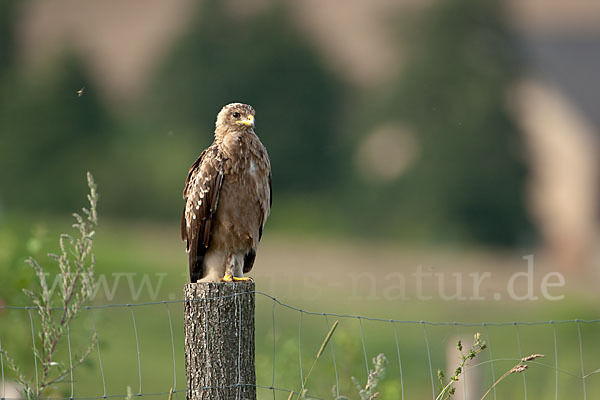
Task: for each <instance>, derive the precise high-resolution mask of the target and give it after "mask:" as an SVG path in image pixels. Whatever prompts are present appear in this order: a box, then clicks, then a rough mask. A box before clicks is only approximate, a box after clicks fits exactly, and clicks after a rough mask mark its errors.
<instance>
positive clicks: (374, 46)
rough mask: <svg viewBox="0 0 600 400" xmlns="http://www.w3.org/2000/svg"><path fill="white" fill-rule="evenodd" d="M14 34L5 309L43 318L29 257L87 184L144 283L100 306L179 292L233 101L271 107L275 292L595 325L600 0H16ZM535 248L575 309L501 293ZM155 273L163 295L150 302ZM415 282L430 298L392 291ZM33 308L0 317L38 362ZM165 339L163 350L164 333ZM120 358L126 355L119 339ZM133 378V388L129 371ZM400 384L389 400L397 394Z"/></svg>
mask: <svg viewBox="0 0 600 400" xmlns="http://www.w3.org/2000/svg"><path fill="white" fill-rule="evenodd" d="M0 32H1V33H0V281H1V282H2V284H1V287H0V304H2V303H4V304H9V305H27V304H28V301H29V300H28V299H27V297H26V296H24V295H23V294H22V293H21V289H22V288H24V287H34V280H33V273H32V271H31V270H30V268H29V267H27V266H26V265H25V263H24V260H25V259H26V258H27V257H28V256H30V255H33V256H35V257H37V258H38V259H39V261H41V262H43V263H45V264H47V268H48V269H49V270H50V271H54V270H53V268H55V266H54V265H53V264H52V263H51V262H49V261H48V259H47V257H46V256H45V254H46V253H48V252H54V251H56V248H57V235H58V234H59V233H60V232H65V231H68V230H69V229H70V219H69V218H70V217H69V215H70V213H71V212H73V211H75V210H78V209H79V208H80V207H81V206H84V205H85V194H86V191H87V188H86V181H85V173H86V171H90V172H92V173H93V175H94V176H95V178H96V181H97V183H98V186H99V192H100V196H101V198H100V203H99V214H100V226H99V229H98V232H97V240H96V254H97V260H98V266H97V269H96V273H97V274H104V275H105V276H108V277H109V279H108V281H109V283H110V285H112V284H113V283H114V282H115V280H116V278H115V277H116V276H118V274H130V275H129V276H132V277H133V278H132V279H131V280H130V281H128V282H132V283H131V284H128V283H127V282H126V279H125V278H123V279H122V281H121V284H119V283H118V282H117V283H116V284H115V285H114V288H115V291H114V293H113V294H114V295H112V296H110V295H106V293H105V295H104V297H103V295H102V293H101V294H100V295H99V296H98V299H97V303H98V304H104V303H108V302H115V303H127V302H132V301H133V302H137V301H146V300H157V299H158V300H174V299H180V298H181V297H182V296H181V287H182V285H183V284H184V283H185V282H186V281H187V272H186V271H187V264H186V256H185V253H184V246H183V244H182V243H181V241H180V240H179V233H178V229H179V221H180V215H181V209H182V207H183V200H182V198H181V193H182V190H183V184H184V181H185V177H186V174H187V171H188V168H189V166H190V165H191V163H192V162H193V161H194V160H195V158H196V157H197V156H198V155H199V154H200V153H201V151H202V150H203V149H204V148H205V147H206V146H208V145H209V144H210V143H211V141H212V132H213V127H214V120H215V117H216V114H217V113H218V111H219V110H220V108H221V107H222V106H223V105H225V104H227V103H230V102H234V101H240V102H245V103H249V104H252V105H253V106H254V108H255V109H256V110H257V133H258V135H259V136H260V138H261V140H262V142H263V143H264V144H265V146H266V147H267V149H268V151H269V154H270V157H271V161H272V168H273V190H274V195H273V197H274V202H273V209H272V212H271V217H270V219H269V221H268V224H267V227H266V229H265V235H264V237H263V243H262V245H261V248H260V250H259V252H258V258H257V263H256V265H255V270H254V271H253V276H254V278H255V280H256V282H257V287H258V289H259V290H263V291H265V292H267V293H269V294H271V295H274V296H277V298H279V299H282V300H283V301H287V302H290V303H292V304H295V305H297V306H301V307H306V308H307V309H310V310H313V311H331V312H346V313H350V314H353V315H356V314H363V315H367V316H372V317H373V316H380V317H383V318H395V319H415V320H444V321H445V320H452V319H454V320H459V321H472V322H473V321H474V322H481V321H487V320H501V321H513V320H542V319H555V320H558V319H561V318H562V319H570V318H591V319H593V318H594V317H595V316H597V311H598V310H597V303H598V300H600V298H599V296H598V293H597V290H596V288H597V282H598V278H599V274H598V268H597V264H598V248H597V242H598V222H599V218H598V208H599V206H598V205H599V204H600V203H599V202H598V184H599V183H600V180H599V176H598V173H599V172H600V165H598V158H599V157H598V156H599V152H600V146H599V142H598V138H599V136H598V135H599V134H600V109H599V108H598V104H600V80H599V79H598V71H600V3H598V2H594V1H586V0H576V1H572V2H563V1H558V0H529V1H527V2H523V1H517V0H507V1H500V0H488V1H485V2H482V1H477V0H451V1H439V0H437V1H436V0H428V1H416V0H370V1H361V0H345V1H343V2H341V1H319V0H303V1H276V0H252V1H249V0H225V1H217V0H203V1H195V0H171V1H168V2H167V1H162V0H126V1H123V0H103V1H86V2H81V1H77V0H52V1H41V0H29V1H17V0H2V2H1V3H0ZM527 255H534V256H535V260H536V261H535V267H536V270H535V271H536V274H535V275H534V280H535V288H536V294H537V295H538V296H539V294H540V291H539V288H540V282H541V281H542V279H543V277H544V274H545V273H547V272H560V273H561V274H563V276H564V277H565V279H566V284H565V285H564V286H563V287H561V288H558V289H557V288H554V289H553V292H552V293H553V294H554V295H557V296H558V295H564V298H562V299H561V300H560V301H549V300H548V299H546V298H540V299H539V301H526V302H525V303H523V302H516V301H511V300H508V299H504V298H503V299H502V300H500V298H499V297H498V298H494V297H493V296H492V294H495V293H500V291H503V292H502V293H503V294H505V292H506V283H507V281H508V280H509V277H510V276H511V274H514V273H515V272H520V271H525V270H526V267H527V262H526V261H524V260H523V258H522V257H524V256H527ZM419 266H420V267H422V268H424V270H426V271H429V272H432V273H433V271H436V272H440V273H442V274H445V275H443V276H442V277H441V278H440V279H441V280H443V281H444V282H445V283H444V284H442V283H439V287H441V286H442V285H447V286H448V288H449V289H447V293H455V292H456V290H457V287H458V286H460V282H459V281H457V280H456V279H455V278H454V277H453V275H452V273H458V274H464V276H465V281H464V282H467V279H470V278H466V276H467V274H469V273H478V272H479V273H483V272H490V273H491V274H492V278H491V279H489V280H486V282H485V283H484V284H483V285H482V289H481V291H480V292H481V293H482V294H484V296H485V298H486V299H485V300H484V301H475V302H473V301H460V299H454V300H451V301H442V300H443V299H440V296H434V299H433V300H431V301H417V300H415V299H414V296H411V293H412V294H414V292H413V290H414V288H413V287H412V286H413V284H412V283H411V282H413V281H411V280H410V277H411V276H412V274H414V273H415V271H417V267H419ZM538 271H542V272H538ZM365 273H366V275H361V274H365ZM397 273H401V274H403V277H405V278H406V281H407V282H406V285H405V286H406V287H403V286H402V284H401V283H402V281H401V280H396V281H393V279H392V278H391V277H394V276H395V275H394V274H397ZM115 274H116V275H115ZM123 276H126V275H123ZM144 276H147V277H148V279H149V281H148V282H150V283H151V285H154V286H153V289H156V291H154V292H153V291H152V290H146V289H142V290H140V292H139V294H138V295H137V296H136V295H135V291H133V290H132V286H131V285H134V286H135V287H136V288H138V287H140V288H142V287H143V284H142V282H143V281H142V280H143V277H144ZM441 280H440V282H441ZM470 281H471V280H469V282H470ZM390 282H392V283H390ZM394 282H395V285H396V286H393V285H394ZM520 284H521V283H520ZM526 284H527V283H526V282H525V283H522V285H526ZM140 285H142V286H140ZM425 285H426V287H429V288H436V287H438V281H437V280H435V279H429V280H427V281H426V282H425ZM157 286H158V288H157ZM464 286H465V287H464V288H463V289H464V293H463V294H464V295H465V296H467V297H468V296H469V295H471V294H473V292H474V290H473V288H472V287H471V288H469V287H468V285H466V284H465V285H464ZM471 286H472V285H471ZM402 288H404V289H405V292H406V294H407V297H409V298H407V299H402V298H401V297H402V296H400V297H398V296H395V295H394V293H397V292H398V290H400V289H402ZM148 289H150V288H148ZM394 290H396V292H394ZM400 291H402V290H400ZM432 291H433V289H432ZM442 297H443V296H442ZM259 311H260V310H259ZM263 311H264V310H263ZM265 312H266V313H267V314H268V315H267V314H265V318H267V320H268V318H270V314H269V313H270V306H269V307H268V310H267V311H265ZM24 317H26V316H24V315H16V313H11V312H9V311H6V310H4V312H2V310H0V338H1V339H2V340H3V342H4V343H6V342H7V341H8V342H9V343H10V339H12V343H13V346H14V349H15V352H16V353H17V354H18V357H16V358H17V359H19V356H22V358H23V359H26V357H28V355H29V354H30V352H31V349H30V348H29V347H28V343H30V342H27V340H30V339H27V338H26V337H25V334H24V333H23V332H25V331H26V329H28V326H27V325H26V324H25V323H23V321H25V322H27V321H26V320H25V319H24ZM124 318H125V317H124ZM258 318H260V316H259V317H258ZM116 321H120V320H118V319H117V320H116ZM123 323H128V322H123ZM148 323H149V324H150V322H148ZM117 325H118V324H117ZM8 326H12V328H11V329H10V330H9V329H8V328H7V327H8ZM20 326H22V328H15V327H20ZM106 326H107V327H108V326H112V324H110V323H108V322H106ZM119 326H120V325H119ZM113 328H114V329H115V332H114V334H112V333H111V334H110V336H111V337H113V338H114V337H116V338H118V337H120V332H121V330H120V328H119V327H118V326H115V327H113ZM107 329H110V328H107ZM128 329H129V328H128ZM259 329H262V330H264V334H265V337H267V336H268V335H269V332H271V334H272V333H273V332H272V331H270V330H269V329H271V328H270V326H269V325H268V324H266V325H265V326H263V327H259ZM150 331H151V330H150ZM261 332H262V331H261ZM576 333H577V332H575V331H573V332H571V333H569V334H565V335H566V337H567V338H568V339H572V338H573V337H572V336H571V334H574V335H576ZM154 334H155V335H157V336H156V338H154V339H152V338H149V339H148V343H152V340H156V341H157V342H161V341H162V340H163V339H164V338H163V337H162V336H160V334H159V332H152V333H151V335H154ZM127 335H129V331H127V334H124V333H123V336H127ZM531 335H532V336H531V337H532V338H535V337H538V336H539V332H534V331H532V332H531ZM107 336H109V335H107ZM351 337H352V336H349V337H348V338H346V342H347V346H348V347H349V349H350V348H351V347H352V346H354V345H355V344H356V343H354V344H353V342H352V340H350V338H351ZM372 337H373V339H372V341H373V347H377V346H380V345H381V346H382V348H384V350H385V349H386V348H387V352H388V353H389V352H390V351H392V352H393V350H389V348H388V347H389V346H390V345H392V344H393V343H391V342H389V340H388V341H387V342H386V341H385V340H383V339H381V340H379V339H378V336H376V334H375V333H374V334H373V336H372ZM447 337H448V335H446V334H441V339H440V346H441V347H440V349H441V350H439V349H438V350H439V351H438V352H437V353H436V354H437V355H436V354H434V358H436V359H437V360H439V362H440V363H442V364H443V359H444V354H443V353H444V350H443V349H444V347H443V343H442V342H443V340H442V339H443V338H447ZM376 338H377V339H376ZM129 339H130V337H129V336H127V340H129ZM288 339H289V338H288ZM312 339H314V341H315V342H319V343H320V340H321V335H320V334H319V335H316V336H315V337H314V338H312ZM312 339H310V340H312ZM388 339H389V338H388ZM124 340H125V339H124ZM265 340H266V342H265V344H264V345H265V346H267V348H268V346H269V344H268V343H269V342H268V339H265ZM278 340H279V339H278ZM411 340H412V339H411V338H410V337H407V338H405V339H402V338H401V341H402V343H404V344H406V345H411V343H412V342H411ZM418 340H421V338H418ZM573 340H575V339H573ZM590 340H591V338H590ZM533 342H535V340H533ZM280 344H281V346H282V347H283V348H286V346H287V347H293V343H291V342H286V338H285V337H282V338H281V343H280ZM103 345H105V346H107V348H108V349H112V350H108V353H109V354H113V357H115V359H118V355H119V354H120V351H121V350H120V349H121V344H119V343H117V342H114V341H112V340H111V341H110V343H109V342H108V340H107V342H104V343H103ZM296 345H297V343H296ZM123 346H124V345H123ZM259 346H260V343H259ZM317 346H318V344H317ZM386 346H388V347H386ZM593 346H594V344H593V343H592V342H591V341H590V347H589V348H587V350H589V351H600V350H599V349H596V348H595V347H593ZM595 346H597V344H595ZM507 348H511V346H510V345H507ZM259 350H260V348H259ZM513 350H514V346H513ZM535 350H536V351H539V349H535ZM111 351H112V353H111ZM347 353H348V354H354V353H352V351H350V350H348V352H347ZM374 355H375V354H373V356H374ZM165 356H166V357H167V356H168V357H170V353H169V354H166V355H165ZM358 356H360V354H358ZM108 357H110V355H109V356H108ZM157 357H158V358H157V360H158V359H160V357H159V356H158V355H157ZM257 357H258V359H257V361H258V362H259V363H260V362H263V363H264V364H265V365H267V364H268V363H269V362H270V359H268V355H267V356H265V358H264V359H262V358H260V357H261V355H260V351H259V355H258V356H257ZM307 357H309V356H307ZM567 358H568V357H567ZM160 362H162V361H157V363H160ZM361 362H362V361H360V360H359V364H360V363H361ZM157 365H158V364H157ZM261 365H262V364H261ZM348 365H349V366H351V365H352V363H351V362H350V363H348ZM573 365H576V366H578V364H577V359H574V360H573ZM88 367H89V371H88V372H89V374H90V376H96V375H97V370H95V369H94V368H95V367H96V365H95V364H94V362H92V361H90V363H89V365H88ZM360 367H361V368H362V367H364V364H362V365H360ZM27 368H30V367H25V369H26V370H27ZM269 368H270V367H266V366H265V368H264V369H265V370H269V371H270V369H269ZM348 368H351V367H348ZM565 368H566V367H565ZM551 373H553V372H552V371H551ZM95 374H96V375H95ZM258 374H259V380H260V378H261V372H260V371H259V373H258ZM266 374H267V375H268V374H270V372H267V373H266ZM348 374H350V372H348ZM115 375H117V376H116V377H115V378H114V379H115V380H114V382H115V383H114V390H115V391H117V392H118V391H121V392H123V390H124V389H123V388H124V386H125V385H126V384H127V382H128V379H129V378H128V377H127V376H126V375H124V374H115ZM167 375H168V374H167ZM418 375H419V374H415V376H418ZM86 377H87V375H85V374H84V375H83V376H82V377H81V380H82V382H86V384H85V385H83V386H85V387H86V390H85V394H88V395H91V394H90V393H92V394H93V393H97V392H98V390H96V389H97V387H95V386H93V385H87V382H88V380H87V379H88V378H86ZM160 377H161V374H160V372H159V371H157V372H156V377H153V379H151V381H154V382H161V381H160ZM136 379H137V378H136ZM282 379H283V380H285V379H287V378H285V377H284V378H282ZM289 379H290V380H291V381H293V379H295V376H294V377H290V378H289ZM540 379H541V378H540ZM575 381H577V380H575ZM294 382H295V381H294ZM328 382H329V381H328ZM390 382H391V383H390V384H389V388H386V389H385V390H387V392H384V393H387V397H385V396H384V398H399V397H394V396H395V395H394V394H393V393H396V395H397V393H398V386H397V383H394V382H395V381H393V380H390ZM597 383H600V382H597ZM327 384H328V383H323V387H327ZM394 385H396V386H394ZM561 388H564V390H565V393H574V391H575V392H576V391H578V390H580V388H579V386H578V384H577V385H576V384H573V386H572V387H571V386H569V385H564V386H561ZM88 389H89V390H88ZM425 389H427V388H425ZM596 389H598V390H600V387H596ZM520 390H521V391H522V389H520ZM589 390H590V388H588V393H589ZM394 391H395V392H394ZM325 393H328V392H327V391H325ZM425 393H426V392H425ZM597 393H599V392H597ZM414 394H415V395H416V396H420V395H421V394H422V392H421V391H419V389H415V392H414ZM538 395H540V396H542V397H539V398H544V397H543V396H545V395H547V393H545V392H543V391H540V393H538ZM506 398H508V397H506Z"/></svg>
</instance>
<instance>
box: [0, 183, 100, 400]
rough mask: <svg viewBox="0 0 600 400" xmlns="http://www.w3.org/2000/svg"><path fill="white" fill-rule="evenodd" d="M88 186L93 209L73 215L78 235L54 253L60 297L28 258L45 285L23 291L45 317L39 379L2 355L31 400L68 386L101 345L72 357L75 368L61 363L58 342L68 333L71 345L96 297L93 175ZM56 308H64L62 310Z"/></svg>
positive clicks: (63, 241)
mask: <svg viewBox="0 0 600 400" xmlns="http://www.w3.org/2000/svg"><path fill="white" fill-rule="evenodd" d="M88 186H89V189H90V194H89V195H88V201H89V203H90V208H89V209H87V208H84V209H83V212H84V215H85V217H82V216H81V215H80V214H77V213H75V214H73V216H74V217H75V221H76V222H75V224H73V228H75V230H76V231H77V233H78V236H77V237H73V236H70V235H67V234H62V235H61V236H60V239H59V243H60V249H61V253H60V254H58V255H56V254H50V255H49V256H50V257H51V258H52V259H53V260H54V261H56V263H57V264H58V266H59V268H60V278H61V280H60V291H58V293H56V292H55V291H54V288H51V287H49V286H48V283H47V280H46V278H47V275H48V273H47V272H46V271H45V270H44V268H43V267H42V266H41V265H40V264H39V263H38V262H37V261H36V260H35V259H34V258H33V257H31V258H29V260H27V262H28V264H29V265H30V266H31V267H32V268H33V270H34V271H35V274H36V276H37V278H38V281H39V285H40V287H39V289H38V291H36V292H33V291H29V290H25V289H24V292H25V293H26V294H27V295H28V296H29V297H30V298H31V300H32V301H33V304H34V305H35V310H36V311H37V313H38V315H39V317H40V319H41V327H40V331H39V332H38V337H39V340H40V345H41V346H40V347H41V350H36V352H35V357H36V359H37V361H38V362H39V364H40V366H41V371H42V373H41V375H40V377H39V379H38V377H37V375H36V379H35V380H30V379H27V378H26V377H25V376H24V375H23V373H22V372H21V371H20V369H19V368H18V366H17V365H16V363H15V362H14V360H13V359H12V358H11V357H10V356H9V355H8V354H7V353H6V352H5V351H4V350H2V355H3V357H4V358H5V359H6V360H7V364H8V366H9V367H10V369H12V370H13V372H14V373H15V375H16V378H17V381H18V383H19V384H20V385H21V386H22V389H23V395H24V397H25V398H27V399H37V398H39V397H40V396H41V395H42V393H43V392H44V391H46V390H47V389H48V388H49V387H51V386H52V385H54V384H56V383H60V382H64V381H65V378H66V377H67V376H68V375H69V374H70V373H71V374H72V371H73V369H74V368H75V367H77V366H78V365H80V364H82V363H83V362H84V361H85V360H86V358H87V357H88V356H89V355H90V353H91V351H92V349H93V346H94V344H95V342H96V338H95V337H93V338H92V339H91V341H90V345H89V346H88V348H87V349H86V350H85V351H84V352H83V353H82V354H81V355H80V356H79V357H75V363H73V360H71V359H70V360H69V361H70V364H69V365H68V366H67V365H65V364H64V363H63V362H61V361H58V358H57V349H58V345H59V343H61V342H62V341H64V340H65V335H66V336H67V340H69V341H70V338H69V337H70V330H69V327H70V325H71V322H72V320H73V318H74V317H75V316H76V315H77V313H78V311H79V310H80V309H81V307H82V306H83V305H84V304H85V303H86V302H88V301H89V300H90V299H91V296H92V293H93V287H94V265H95V258H94V254H93V253H92V247H93V241H94V229H95V227H96V225H97V224H98V216H97V212H96V204H97V200H98V194H97V191H96V184H95V182H94V179H93V177H92V175H91V174H90V173H88ZM57 304H60V306H58V307H57ZM57 308H58V309H59V313H58V315H56V309H57ZM69 350H70V342H69ZM36 374H37V372H36Z"/></svg>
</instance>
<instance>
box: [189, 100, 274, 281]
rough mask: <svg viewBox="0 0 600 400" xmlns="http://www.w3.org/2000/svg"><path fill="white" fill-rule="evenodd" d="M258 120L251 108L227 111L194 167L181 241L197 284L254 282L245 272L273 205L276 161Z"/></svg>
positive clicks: (244, 106)
mask: <svg viewBox="0 0 600 400" xmlns="http://www.w3.org/2000/svg"><path fill="white" fill-rule="evenodd" d="M254 116H255V111H254V108H252V106H249V105H247V104H242V103H232V104H228V105H226V106H225V107H223V108H222V109H221V111H220V112H219V114H218V115H217V121H216V124H215V133H214V141H213V143H212V144H211V145H210V146H209V147H208V148H207V149H206V150H204V151H203V152H202V154H200V156H199V157H198V158H197V159H196V161H195V162H194V163H193V164H192V166H191V167H190V170H189V173H188V176H187V179H186V181H185V188H184V190H183V198H184V200H185V207H184V209H183V215H182V217H181V238H182V240H183V241H184V242H185V243H186V251H187V253H188V261H189V268H190V280H191V282H192V283H194V282H198V281H199V282H219V281H223V282H232V281H245V280H250V278H248V277H244V274H245V273H248V272H249V271H250V270H251V269H252V266H253V265H254V259H255V258H256V250H257V248H258V243H259V241H260V239H261V237H262V232H263V227H264V226H265V222H266V221H267V217H268V216H269V212H270V209H271V204H272V201H273V200H272V199H273V197H272V192H271V180H272V179H271V162H270V160H269V156H268V154H267V149H266V148H265V147H264V146H263V144H262V143H261V141H260V139H259V138H258V136H257V135H256V133H255V132H254V127H255V119H254Z"/></svg>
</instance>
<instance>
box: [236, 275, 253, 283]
mask: <svg viewBox="0 0 600 400" xmlns="http://www.w3.org/2000/svg"><path fill="white" fill-rule="evenodd" d="M233 280H234V282H252V278H250V277H249V276H244V277H243V278H238V277H237V276H234V277H233Z"/></svg>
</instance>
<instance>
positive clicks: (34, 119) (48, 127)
mask: <svg viewBox="0 0 600 400" xmlns="http://www.w3.org/2000/svg"><path fill="white" fill-rule="evenodd" d="M15 68H16V66H15ZM12 75H13V76H14V79H12V80H10V81H5V82H4V85H3V88H2V91H3V93H4V94H5V95H4V96H3V97H2V98H1V99H0V142H1V143H2V146H0V198H2V199H3V200H4V202H5V204H6V208H7V209H8V208H12V209H15V208H19V209H29V210H32V209H33V210H37V211H43V210H49V209H51V210H55V211H56V210H61V211H66V210H71V209H73V208H74V207H77V206H78V205H79V204H80V203H81V192H82V183H81V182H82V181H83V179H82V177H84V176H85V173H86V171H87V170H93V171H99V170H102V169H103V165H105V164H107V162H106V157H107V153H106V150H107V148H108V145H109V144H110V142H111V139H110V138H111V137H110V135H108V132H110V131H111V117H110V115H109V113H108V111H107V110H106V109H105V108H104V107H103V106H102V104H101V103H100V100H99V99H98V97H97V96H96V93H95V90H94V87H93V83H92V82H91V80H90V79H89V78H88V76H87V75H86V73H85V70H84V68H83V66H82V65H81V63H80V62H79V60H78V59H77V58H76V57H74V56H72V55H67V56H65V57H63V58H62V59H60V60H58V62H56V63H53V64H52V63H51V64H50V66H49V67H48V68H47V69H46V70H44V71H42V72H41V73H40V74H39V75H36V76H33V77H32V76H28V77H25V76H22V74H19V73H18V72H17V71H12ZM82 86H86V89H85V91H84V92H83V95H81V96H78V94H77V91H78V90H79V89H81V88H82Z"/></svg>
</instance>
